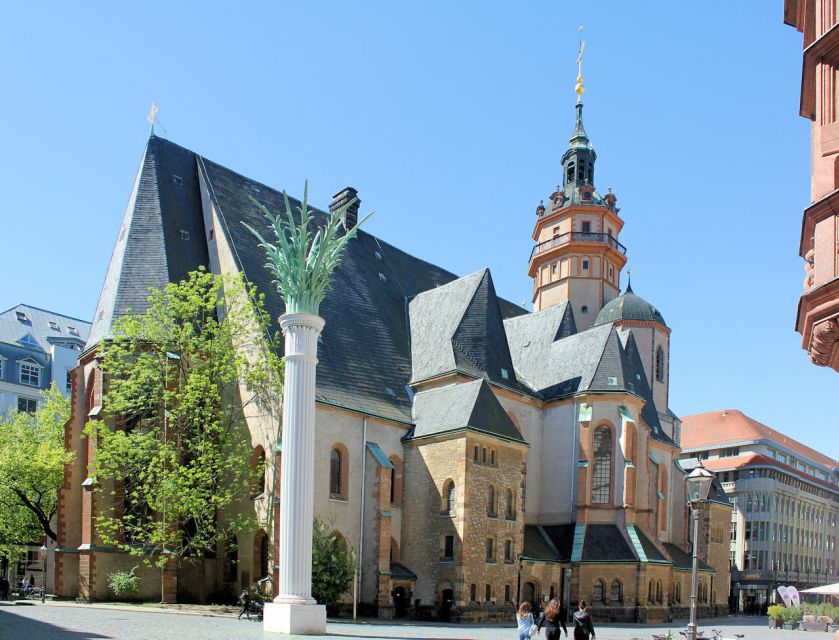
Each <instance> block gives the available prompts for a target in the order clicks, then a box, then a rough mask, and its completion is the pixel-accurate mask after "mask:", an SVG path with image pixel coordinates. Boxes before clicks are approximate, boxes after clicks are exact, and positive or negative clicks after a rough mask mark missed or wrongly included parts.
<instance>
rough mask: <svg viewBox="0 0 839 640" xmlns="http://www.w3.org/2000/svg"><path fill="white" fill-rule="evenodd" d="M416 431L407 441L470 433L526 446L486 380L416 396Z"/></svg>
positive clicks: (446, 387) (409, 434)
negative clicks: (463, 432) (474, 432)
mask: <svg viewBox="0 0 839 640" xmlns="http://www.w3.org/2000/svg"><path fill="white" fill-rule="evenodd" d="M414 424H415V426H414V428H413V429H412V430H411V431H410V432H409V433H408V434H406V436H405V438H406V439H415V438H426V437H429V436H435V435H438V434H442V433H450V432H453V431H461V430H469V431H478V432H480V433H486V434H489V435H493V436H496V437H499V438H503V439H505V440H512V441H514V442H521V443H524V442H525V440H524V438H523V437H522V435H521V432H520V431H519V430H518V429H517V428H516V425H515V424H513V421H512V420H510V416H508V415H507V412H506V411H504V407H502V406H501V403H500V402H498V398H496V397H495V394H494V393H492V390H491V389H490V388H489V384H488V383H487V381H486V380H483V379H479V380H473V381H471V382H465V383H462V384H450V385H447V386H445V387H437V388H436V389H429V390H428V391H423V392H421V393H418V394H416V396H414Z"/></svg>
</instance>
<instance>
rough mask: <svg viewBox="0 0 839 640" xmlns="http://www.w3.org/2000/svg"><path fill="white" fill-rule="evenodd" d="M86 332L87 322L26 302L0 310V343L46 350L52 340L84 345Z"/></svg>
mask: <svg viewBox="0 0 839 640" xmlns="http://www.w3.org/2000/svg"><path fill="white" fill-rule="evenodd" d="M89 333H90V322H88V321H86V320H81V319H79V318H74V317H72V316H68V315H65V314H63V313H57V312H55V311H47V310H46V309H40V308H38V307H33V306H32V305H28V304H19V305H16V306H14V307H12V308H11V309H7V310H6V311H3V312H2V313H0V342H5V343H7V344H12V345H16V346H20V347H24V348H27V349H40V350H42V351H44V352H46V351H49V348H50V345H51V344H54V343H56V342H65V343H67V342H72V343H74V344H78V345H79V346H82V345H84V343H85V342H86V341H87V337H88V334H89Z"/></svg>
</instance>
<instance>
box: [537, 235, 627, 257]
mask: <svg viewBox="0 0 839 640" xmlns="http://www.w3.org/2000/svg"><path fill="white" fill-rule="evenodd" d="M569 242H596V243H600V244H607V245H609V246H610V247H612V248H613V249H614V250H615V251H619V252H620V253H622V254H624V255H626V247H624V246H623V245H622V244H621V243H620V242H618V241H617V239H615V237H614V236H613V235H611V234H608V233H586V232H584V231H571V232H569V233H563V234H562V235H559V236H554V237H553V238H551V239H550V240H545V242H540V243H539V244H537V245H536V246H535V247H533V251H532V252H531V253H530V257H531V258H533V256H537V255H539V254H540V253H544V252H545V251H550V250H551V249H555V248H556V247H561V246H562V245H564V244H568V243H569Z"/></svg>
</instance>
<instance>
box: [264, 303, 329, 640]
mask: <svg viewBox="0 0 839 640" xmlns="http://www.w3.org/2000/svg"><path fill="white" fill-rule="evenodd" d="M324 324H325V322H324V320H323V318H321V317H319V316H316V315H313V314H311V313H287V314H285V315H283V316H281V317H280V327H281V328H282V330H283V334H284V336H285V363H286V364H285V382H284V386H283V430H282V443H283V463H282V467H281V469H280V474H281V480H280V553H279V556H280V557H279V574H280V575H279V578H280V579H279V595H277V597H276V598H274V601H273V602H272V603H269V604H266V606H265V613H264V616H265V620H264V629H265V630H266V631H273V632H278V633H290V634H322V633H324V632H325V630H326V607H324V606H323V605H319V604H316V603H315V600H314V598H312V521H313V518H314V481H315V476H314V471H315V372H316V367H317V362H318V360H317V352H318V336H319V335H320V332H321V331H322V330H323V326H324Z"/></svg>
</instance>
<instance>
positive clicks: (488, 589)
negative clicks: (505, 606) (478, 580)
mask: <svg viewBox="0 0 839 640" xmlns="http://www.w3.org/2000/svg"><path fill="white" fill-rule="evenodd" d="M484 600H485V601H486V602H489V601H490V600H492V586H491V585H487V586H486V588H485V589H484Z"/></svg>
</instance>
